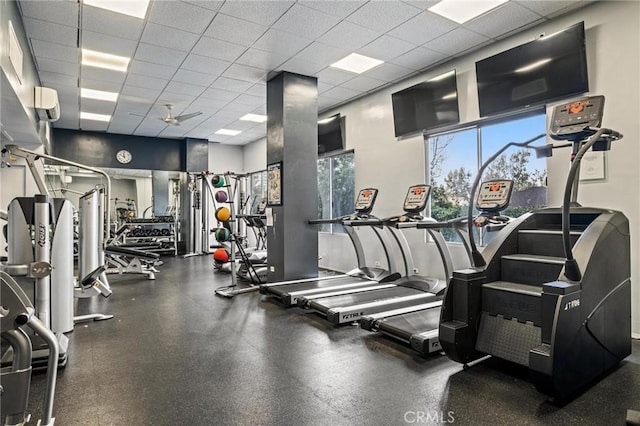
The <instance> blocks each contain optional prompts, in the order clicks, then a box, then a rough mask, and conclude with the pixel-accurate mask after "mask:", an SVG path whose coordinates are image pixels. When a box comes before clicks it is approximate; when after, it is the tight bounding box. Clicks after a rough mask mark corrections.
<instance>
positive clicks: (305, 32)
mask: <svg viewBox="0 0 640 426" xmlns="http://www.w3.org/2000/svg"><path fill="white" fill-rule="evenodd" d="M338 22H340V19H338V18H336V17H335V16H331V15H327V14H326V13H322V12H319V11H317V10H315V9H311V8H308V7H304V6H301V5H299V4H296V5H294V6H293V7H291V9H289V10H288V11H287V12H286V13H285V14H284V15H283V16H282V17H281V18H280V19H278V21H277V22H276V23H275V24H274V25H273V27H274V28H277V29H280V30H283V31H286V32H289V33H293V34H297V35H299V36H302V37H310V38H314V39H315V38H317V37H319V36H321V35H322V34H324V33H325V32H327V31H328V30H329V29H331V28H332V27H334V26H335V25H336V24H337V23H338Z"/></svg>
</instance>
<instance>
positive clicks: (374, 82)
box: [341, 75, 386, 93]
mask: <svg viewBox="0 0 640 426" xmlns="http://www.w3.org/2000/svg"><path fill="white" fill-rule="evenodd" d="M385 84H386V82H385V81H382V80H378V79H376V78H371V77H367V76H365V75H359V76H357V77H356V78H353V79H351V80H349V81H347V82H345V83H343V84H341V86H342V87H346V88H347V89H353V90H357V91H359V92H362V93H364V92H369V91H371V90H373V89H375V88H377V87H380V86H383V85H385Z"/></svg>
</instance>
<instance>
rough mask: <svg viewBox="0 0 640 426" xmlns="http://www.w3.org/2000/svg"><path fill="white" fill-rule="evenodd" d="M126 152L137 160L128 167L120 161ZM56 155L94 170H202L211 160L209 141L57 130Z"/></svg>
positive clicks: (54, 148) (54, 143)
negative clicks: (110, 168) (118, 156)
mask: <svg viewBox="0 0 640 426" xmlns="http://www.w3.org/2000/svg"><path fill="white" fill-rule="evenodd" d="M123 149H125V150H127V151H129V152H130V153H131V155H132V157H133V159H132V160H131V162H130V163H128V164H122V163H119V162H118V161H117V160H116V153H117V152H118V151H120V150H123ZM53 155H54V156H56V157H61V158H64V159H66V160H70V161H75V162H76V163H81V164H85V165H87V166H91V167H117V168H123V169H143V170H168V171H183V172H184V171H202V170H206V169H207V163H208V161H209V142H208V141H206V140H202V139H186V140H185V139H167V138H151V137H145V136H131V135H118V134H114V133H101V132H86V131H79V130H69V129H54V131H53ZM193 167H197V168H196V169H192V168H193Z"/></svg>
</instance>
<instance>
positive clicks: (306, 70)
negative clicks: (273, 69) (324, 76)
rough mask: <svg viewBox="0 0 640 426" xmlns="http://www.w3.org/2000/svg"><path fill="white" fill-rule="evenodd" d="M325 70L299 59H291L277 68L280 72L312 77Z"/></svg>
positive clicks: (318, 65) (322, 66)
mask: <svg viewBox="0 0 640 426" xmlns="http://www.w3.org/2000/svg"><path fill="white" fill-rule="evenodd" d="M323 68H325V66H324V65H320V64H314V63H312V62H308V61H303V60H301V59H296V58H292V59H289V60H288V61H287V62H285V63H284V64H282V65H280V66H279V67H278V69H279V70H281V71H289V72H294V73H297V74H302V75H313V74H315V73H317V72H318V71H320V70H321V69H323Z"/></svg>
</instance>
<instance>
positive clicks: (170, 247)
mask: <svg viewBox="0 0 640 426" xmlns="http://www.w3.org/2000/svg"><path fill="white" fill-rule="evenodd" d="M126 224H127V225H135V226H140V227H143V228H141V229H143V231H142V233H143V234H148V235H137V232H136V231H137V230H135V229H134V230H133V231H130V232H129V233H128V234H127V235H125V237H124V242H125V243H126V242H127V241H135V242H154V243H157V242H159V243H162V247H160V248H150V249H146V251H151V252H155V253H173V254H174V255H177V253H178V243H177V238H176V223H175V221H174V220H173V219H172V218H169V217H167V218H161V219H160V218H156V219H144V220H142V219H134V220H128V221H127V222H126ZM158 226H162V227H163V228H162V229H159V228H157V227H158ZM167 231H168V232H167ZM132 234H133V235H132Z"/></svg>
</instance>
